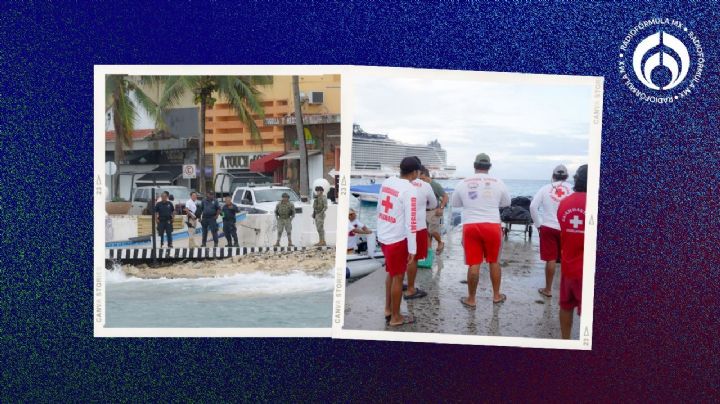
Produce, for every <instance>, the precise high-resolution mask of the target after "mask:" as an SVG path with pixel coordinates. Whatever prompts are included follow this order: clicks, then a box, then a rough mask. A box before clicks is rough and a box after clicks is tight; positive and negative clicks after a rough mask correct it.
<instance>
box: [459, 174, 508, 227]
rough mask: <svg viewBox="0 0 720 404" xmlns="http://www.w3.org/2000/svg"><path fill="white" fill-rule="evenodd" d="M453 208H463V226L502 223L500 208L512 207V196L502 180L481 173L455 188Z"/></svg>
mask: <svg viewBox="0 0 720 404" xmlns="http://www.w3.org/2000/svg"><path fill="white" fill-rule="evenodd" d="M452 206H453V207H456V208H460V207H462V208H463V211H462V222H463V224H468V223H500V209H499V208H502V207H505V206H510V194H508V190H507V187H506V186H505V183H504V182H503V181H502V180H501V179H499V178H495V177H493V176H492V175H490V174H483V173H479V174H475V175H473V176H471V177H468V178H466V179H464V180H463V181H461V182H460V183H459V184H458V185H457V186H456V187H455V190H454V191H453V194H452Z"/></svg>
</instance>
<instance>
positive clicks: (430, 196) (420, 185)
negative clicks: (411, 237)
mask: <svg viewBox="0 0 720 404" xmlns="http://www.w3.org/2000/svg"><path fill="white" fill-rule="evenodd" d="M411 184H413V185H414V186H415V189H416V190H417V194H418V199H417V206H418V212H417V217H418V219H417V224H418V225H417V227H418V230H423V229H427V212H426V210H427V209H435V208H436V207H437V204H438V203H437V198H436V197H435V192H433V189H432V187H431V186H430V184H428V183H427V182H425V181H423V180H420V179H417V180H415V181H413V182H411Z"/></svg>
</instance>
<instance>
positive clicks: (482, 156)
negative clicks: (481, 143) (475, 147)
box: [475, 153, 490, 164]
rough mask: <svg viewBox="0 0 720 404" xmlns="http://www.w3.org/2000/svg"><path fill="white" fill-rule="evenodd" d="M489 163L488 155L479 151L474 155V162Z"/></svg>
mask: <svg viewBox="0 0 720 404" xmlns="http://www.w3.org/2000/svg"><path fill="white" fill-rule="evenodd" d="M481 163H482V164H490V156H488V155H487V154H485V153H480V154H478V155H477V156H475V164H481Z"/></svg>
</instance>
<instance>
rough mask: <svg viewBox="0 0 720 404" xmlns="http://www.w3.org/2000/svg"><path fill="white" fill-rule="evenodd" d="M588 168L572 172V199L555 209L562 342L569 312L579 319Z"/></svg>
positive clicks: (569, 321)
mask: <svg viewBox="0 0 720 404" xmlns="http://www.w3.org/2000/svg"><path fill="white" fill-rule="evenodd" d="M587 170H588V166H587V164H584V165H582V166H580V167H579V168H578V169H577V171H576V172H575V177H574V180H575V185H574V187H573V191H575V192H574V193H573V194H572V195H570V196H568V197H567V198H565V199H563V200H562V201H561V202H560V206H558V211H557V220H558V223H560V240H561V245H562V254H561V255H560V257H561V258H560V261H561V265H562V271H561V273H560V301H559V304H560V332H561V334H562V337H563V338H564V339H570V331H571V330H572V323H573V314H572V310H573V308H574V307H577V313H578V316H579V315H580V308H581V306H582V276H583V256H584V248H585V203H586V200H587Z"/></svg>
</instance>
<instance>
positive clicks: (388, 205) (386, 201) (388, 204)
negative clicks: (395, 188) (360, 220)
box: [380, 195, 393, 214]
mask: <svg viewBox="0 0 720 404" xmlns="http://www.w3.org/2000/svg"><path fill="white" fill-rule="evenodd" d="M380 204H381V205H382V207H383V208H385V213H386V214H387V213H388V212H389V211H390V209H392V207H393V204H392V203H391V202H390V195H388V196H386V197H385V199H383V201H382V202H381V203H380Z"/></svg>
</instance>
